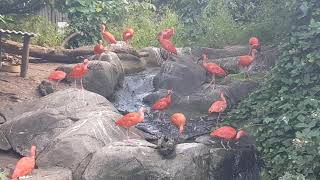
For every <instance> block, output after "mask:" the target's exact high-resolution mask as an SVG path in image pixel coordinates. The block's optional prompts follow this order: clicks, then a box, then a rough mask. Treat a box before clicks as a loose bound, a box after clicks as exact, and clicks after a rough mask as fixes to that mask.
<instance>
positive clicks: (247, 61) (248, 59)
mask: <svg viewBox="0 0 320 180" xmlns="http://www.w3.org/2000/svg"><path fill="white" fill-rule="evenodd" d="M257 52H258V51H257V50H256V49H252V51H251V55H245V56H240V57H239V61H238V64H239V66H240V67H243V68H246V70H245V71H246V74H247V77H249V73H248V71H249V66H250V65H251V64H252V62H253V61H254V60H255V59H256V54H257Z"/></svg>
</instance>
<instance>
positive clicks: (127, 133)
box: [127, 128, 129, 141]
mask: <svg viewBox="0 0 320 180" xmlns="http://www.w3.org/2000/svg"><path fill="white" fill-rule="evenodd" d="M127 141H129V128H127Z"/></svg>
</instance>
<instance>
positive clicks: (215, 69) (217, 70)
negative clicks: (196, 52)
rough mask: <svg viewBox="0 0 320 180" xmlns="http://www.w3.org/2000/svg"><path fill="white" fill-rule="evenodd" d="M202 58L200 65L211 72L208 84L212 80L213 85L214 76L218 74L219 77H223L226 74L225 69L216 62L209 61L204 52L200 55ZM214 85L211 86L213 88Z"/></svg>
mask: <svg viewBox="0 0 320 180" xmlns="http://www.w3.org/2000/svg"><path fill="white" fill-rule="evenodd" d="M202 59H203V62H202V66H203V68H204V69H205V70H206V71H207V72H209V73H210V74H212V81H211V82H210V84H209V86H208V87H210V85H211V84H212V82H213V85H214V86H215V84H216V82H215V81H216V76H219V77H224V76H226V75H227V73H226V71H225V70H224V69H222V68H221V67H220V66H219V65H218V64H216V63H212V62H209V60H208V56H207V55H206V54H203V55H202ZM214 88H215V87H213V89H214Z"/></svg>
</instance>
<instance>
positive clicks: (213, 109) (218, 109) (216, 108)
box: [208, 92, 228, 125]
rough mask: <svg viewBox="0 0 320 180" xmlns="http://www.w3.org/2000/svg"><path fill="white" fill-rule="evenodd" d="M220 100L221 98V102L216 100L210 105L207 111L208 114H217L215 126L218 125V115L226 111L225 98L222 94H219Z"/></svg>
mask: <svg viewBox="0 0 320 180" xmlns="http://www.w3.org/2000/svg"><path fill="white" fill-rule="evenodd" d="M220 98H221V100H217V101H215V102H213V103H212V105H211V106H210V108H209V110H208V112H209V113H219V114H218V118H217V124H216V125H218V124H219V118H220V113H222V112H224V111H225V110H226V109H227V106H228V104H227V101H226V98H225V97H224V94H223V92H221V93H220Z"/></svg>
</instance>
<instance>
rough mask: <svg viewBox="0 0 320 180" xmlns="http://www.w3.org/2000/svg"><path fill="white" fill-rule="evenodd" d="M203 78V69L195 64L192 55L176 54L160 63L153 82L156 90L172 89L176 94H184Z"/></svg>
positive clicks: (197, 84)
mask: <svg viewBox="0 0 320 180" xmlns="http://www.w3.org/2000/svg"><path fill="white" fill-rule="evenodd" d="M205 79H206V72H205V70H204V69H203V68H202V67H201V66H199V65H198V64H196V61H195V59H194V58H192V56H178V57H174V59H173V61H170V60H168V61H165V62H164V63H163V64H162V66H161V70H160V73H159V74H158V75H156V76H155V77H154V81H153V83H154V87H155V89H156V90H158V89H173V90H174V92H176V93H178V94H183V95H186V94H190V93H192V92H194V91H195V90H196V89H197V88H199V87H200V86H201V84H203V82H204V81H205Z"/></svg>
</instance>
